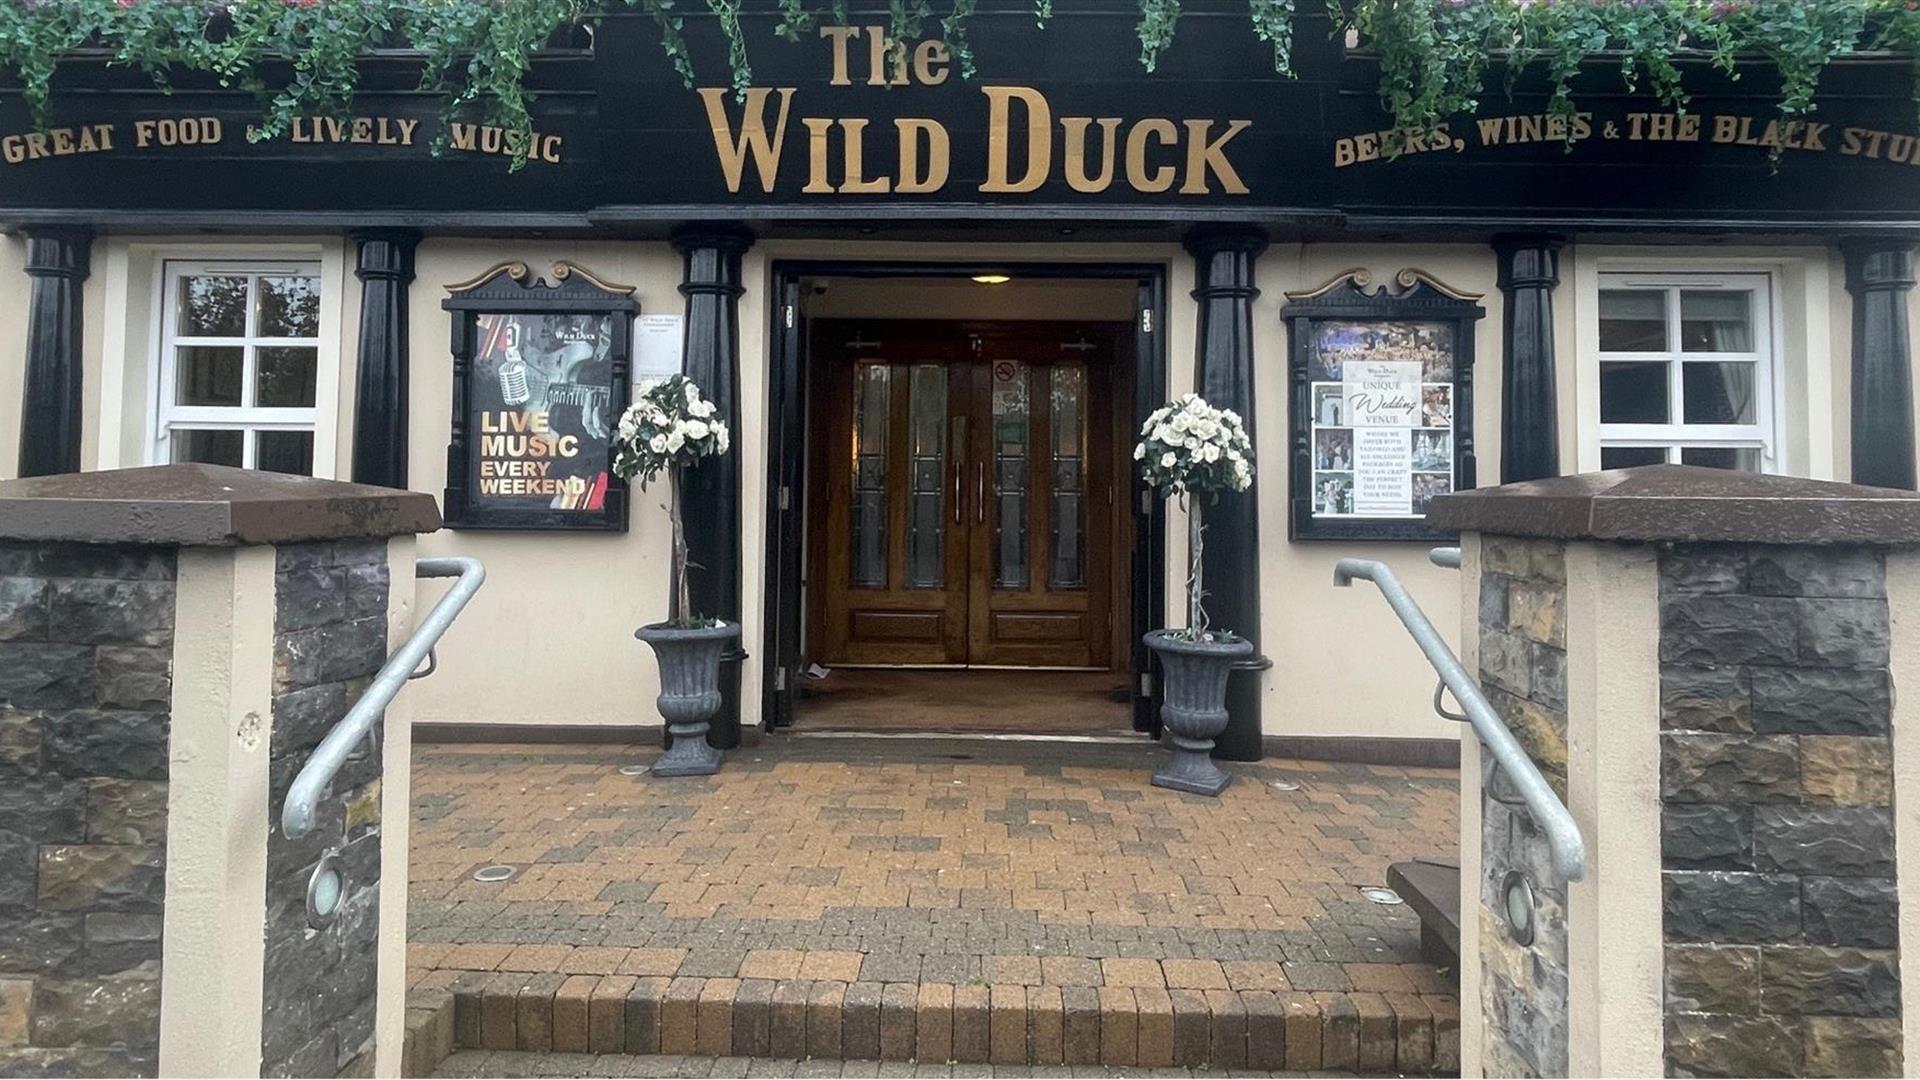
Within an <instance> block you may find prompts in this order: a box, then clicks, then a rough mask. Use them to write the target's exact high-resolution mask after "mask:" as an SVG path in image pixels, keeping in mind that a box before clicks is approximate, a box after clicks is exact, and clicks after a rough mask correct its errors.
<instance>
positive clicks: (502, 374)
mask: <svg viewBox="0 0 1920 1080" xmlns="http://www.w3.org/2000/svg"><path fill="white" fill-rule="evenodd" d="M550 273H551V277H552V281H551V282H549V281H547V280H546V279H542V278H537V277H534V276H532V275H531V274H530V273H529V272H528V270H527V266H526V264H525V263H519V262H509V263H502V264H500V265H499V266H496V267H494V268H493V269H491V270H488V271H487V272H486V273H484V274H482V275H480V276H479V277H477V278H475V279H473V280H472V281H468V282H463V283H461V284H459V285H454V286H450V287H449V293H450V295H449V296H448V297H447V299H446V300H444V301H442V303H441V305H440V306H441V307H443V308H445V309H446V310H447V311H449V312H452V314H453V435H452V439H451V440H450V441H449V443H448V447H447V488H446V497H445V499H444V506H443V509H442V513H443V514H444V516H445V518H446V523H447V525H448V526H449V527H450V528H459V529H555V530H561V529H588V530H602V531H608V530H611V531H623V530H625V529H626V527H627V489H626V484H625V482H623V481H621V480H620V479H619V478H618V477H616V476H614V475H613V470H612V467H611V466H612V460H613V453H612V449H611V447H610V445H609V439H610V436H611V434H612V431H613V425H614V424H615V423H617V422H618V420H619V414H620V412H621V411H622V410H624V409H625V408H626V407H627V403H628V399H629V397H630V393H629V389H628V375H629V369H630V366H631V362H632V355H633V320H634V316H635V315H636V314H638V312H639V305H638V303H637V302H636V301H635V300H634V298H633V289H632V288H631V287H628V286H619V285H609V284H607V283H606V282H603V281H601V280H600V279H598V278H596V277H594V276H593V275H592V274H590V273H588V272H587V271H585V270H582V269H581V268H579V267H578V266H575V265H573V264H572V263H567V262H558V263H555V264H554V265H553V269H552V271H551V272H550Z"/></svg>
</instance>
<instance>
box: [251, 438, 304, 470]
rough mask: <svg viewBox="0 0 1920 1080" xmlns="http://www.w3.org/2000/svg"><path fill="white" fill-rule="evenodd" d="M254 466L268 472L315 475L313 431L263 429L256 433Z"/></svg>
mask: <svg viewBox="0 0 1920 1080" xmlns="http://www.w3.org/2000/svg"><path fill="white" fill-rule="evenodd" d="M254 438H255V439H256V440H257V441H256V442H255V443H254V444H253V450H254V455H253V456H254V467H255V468H259V469H265V470H266V471H267V472H280V473H294V474H296V475H299V476H312V475H313V432H311V431H262V432H258V433H256V434H255V435H254Z"/></svg>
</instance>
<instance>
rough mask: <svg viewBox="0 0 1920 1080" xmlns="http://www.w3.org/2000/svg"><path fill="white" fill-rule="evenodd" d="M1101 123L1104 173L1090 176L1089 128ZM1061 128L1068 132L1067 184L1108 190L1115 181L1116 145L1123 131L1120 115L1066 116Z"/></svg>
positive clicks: (1062, 120)
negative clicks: (1088, 153) (1121, 130)
mask: <svg viewBox="0 0 1920 1080" xmlns="http://www.w3.org/2000/svg"><path fill="white" fill-rule="evenodd" d="M1095 123H1097V124H1099V125H1100V175H1099V176H1088V175H1087V128H1088V126H1089V125H1091V124H1095ZM1060 128H1061V130H1062V131H1063V132H1064V133H1065V135H1066V143H1067V153H1066V167H1065V169H1066V175H1067V186H1068V187H1070V188H1072V189H1073V190H1075V191H1084V192H1089V193H1091V192H1095V191H1105V190H1107V185H1109V184H1111V183H1113V159H1114V156H1115V155H1114V152H1113V151H1114V144H1115V142H1116V141H1117V138H1118V134H1117V133H1118V132H1119V130H1120V118H1119V117H1117V116H1103V117H1101V118H1100V119H1099V120H1094V119H1093V118H1092V117H1090V116H1063V117H1061V118H1060Z"/></svg>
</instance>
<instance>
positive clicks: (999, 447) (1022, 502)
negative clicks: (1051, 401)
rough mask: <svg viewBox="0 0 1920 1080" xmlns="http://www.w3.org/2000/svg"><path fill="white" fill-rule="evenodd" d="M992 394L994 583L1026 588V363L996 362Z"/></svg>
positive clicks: (999, 585)
mask: <svg viewBox="0 0 1920 1080" xmlns="http://www.w3.org/2000/svg"><path fill="white" fill-rule="evenodd" d="M992 379H993V389H992V393H991V396H990V399H989V400H990V401H991V403H992V404H991V407H992V412H993V415H992V417H991V427H990V428H989V431H990V432H991V435H992V439H993V446H992V454H993V507H994V514H993V584H994V587H995V588H999V589H1024V588H1026V587H1027V580H1028V570H1027V501H1028V500H1027V486H1028V476H1027V473H1028V470H1029V461H1028V445H1029V443H1030V441H1031V434H1032V432H1031V430H1030V424H1029V416H1028V412H1029V408H1028V400H1027V365H1026V364H1024V363H1022V362H1020V361H1018V360H995V361H993V368H992Z"/></svg>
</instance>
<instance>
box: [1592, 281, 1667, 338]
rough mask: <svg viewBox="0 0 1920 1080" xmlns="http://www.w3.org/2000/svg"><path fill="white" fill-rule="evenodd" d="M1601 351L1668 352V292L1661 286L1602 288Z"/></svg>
mask: <svg viewBox="0 0 1920 1080" xmlns="http://www.w3.org/2000/svg"><path fill="white" fill-rule="evenodd" d="M1600 351H1601V352H1666V351H1667V294H1666V292H1665V291H1664V290H1661V289H1602V290H1600Z"/></svg>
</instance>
